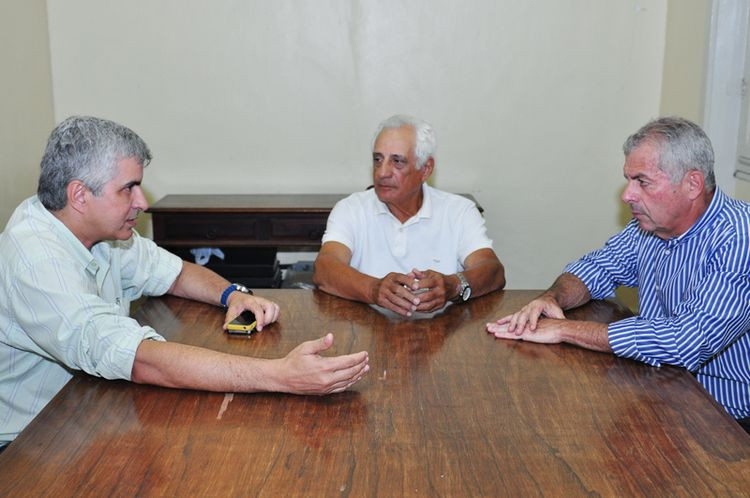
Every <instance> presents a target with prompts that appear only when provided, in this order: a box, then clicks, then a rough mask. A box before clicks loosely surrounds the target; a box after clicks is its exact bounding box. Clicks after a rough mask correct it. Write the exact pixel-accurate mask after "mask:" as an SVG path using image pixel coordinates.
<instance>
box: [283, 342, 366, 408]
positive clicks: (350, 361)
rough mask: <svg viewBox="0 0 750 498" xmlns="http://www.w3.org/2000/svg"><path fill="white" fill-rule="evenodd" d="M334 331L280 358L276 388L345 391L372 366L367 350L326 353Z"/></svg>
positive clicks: (325, 392) (320, 391) (319, 391)
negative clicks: (324, 353)
mask: <svg viewBox="0 0 750 498" xmlns="http://www.w3.org/2000/svg"><path fill="white" fill-rule="evenodd" d="M332 344H333V334H327V335H326V336H325V337H321V338H320V339H316V340H314V341H307V342H303V343H302V344H300V345H299V346H297V347H296V348H294V349H293V350H292V351H290V352H289V354H288V355H286V356H285V357H284V358H282V359H281V360H279V361H280V365H281V367H280V368H279V369H278V383H279V386H278V387H276V388H274V389H273V390H274V391H281V392H288V393H292V394H330V393H337V392H341V391H344V390H345V389H347V388H349V387H350V386H351V385H352V384H354V383H355V382H357V381H358V380H359V379H361V378H362V376H363V375H364V374H365V373H367V371H368V370H370V365H369V364H368V361H369V358H368V356H367V352H365V351H361V352H359V353H353V354H348V355H345V356H333V357H324V356H320V354H319V353H322V352H323V351H325V350H327V349H328V348H330V347H331V345H332Z"/></svg>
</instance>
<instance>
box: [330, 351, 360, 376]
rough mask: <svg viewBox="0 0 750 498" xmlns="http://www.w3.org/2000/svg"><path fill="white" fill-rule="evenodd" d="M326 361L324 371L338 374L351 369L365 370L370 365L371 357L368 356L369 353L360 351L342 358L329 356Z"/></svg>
mask: <svg viewBox="0 0 750 498" xmlns="http://www.w3.org/2000/svg"><path fill="white" fill-rule="evenodd" d="M324 361H325V363H324V364H323V369H324V370H327V371H329V372H333V373H337V372H339V371H346V370H347V369H350V368H364V367H365V366H367V365H368V364H369V362H370V356H369V355H368V354H367V351H360V352H358V353H350V354H345V355H341V356H329V357H326V358H324Z"/></svg>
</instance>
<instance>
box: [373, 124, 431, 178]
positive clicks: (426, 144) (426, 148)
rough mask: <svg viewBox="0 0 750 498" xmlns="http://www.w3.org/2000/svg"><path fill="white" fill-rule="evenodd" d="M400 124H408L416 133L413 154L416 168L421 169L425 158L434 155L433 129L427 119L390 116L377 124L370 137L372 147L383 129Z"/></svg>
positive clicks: (390, 128) (396, 126) (399, 125)
mask: <svg viewBox="0 0 750 498" xmlns="http://www.w3.org/2000/svg"><path fill="white" fill-rule="evenodd" d="M402 126H408V127H410V128H412V129H413V130H414V134H415V135H416V144H415V146H414V155H416V156H417V169H422V166H424V163H425V162H427V159H429V158H431V157H432V158H434V157H435V149H436V148H437V145H436V142H435V130H433V129H432V126H431V125H430V123H428V122H427V121H424V120H421V119H418V118H414V117H412V116H406V115H403V114H397V115H395V116H391V117H390V118H388V119H386V120H385V121H383V122H382V123H380V124H379V125H378V129H377V131H375V136H374V137H373V139H372V145H373V147H374V146H375V141H376V140H377V139H378V136H380V133H381V132H382V131H383V130H392V129H395V128H401V127H402Z"/></svg>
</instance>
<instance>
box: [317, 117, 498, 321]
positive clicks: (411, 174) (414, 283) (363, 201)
mask: <svg viewBox="0 0 750 498" xmlns="http://www.w3.org/2000/svg"><path fill="white" fill-rule="evenodd" d="M434 154H435V133H434V131H433V129H432V127H431V126H430V125H429V124H428V123H426V122H424V121H422V120H419V119H416V118H412V117H409V116H392V117H390V118H388V119H387V120H385V121H384V122H383V123H381V124H380V126H379V127H378V131H377V132H376V134H375V140H374V142H373V148H372V163H373V186H374V188H373V189H370V190H366V191H364V192H357V193H354V194H352V195H350V196H349V197H347V198H346V199H343V200H341V201H340V202H338V203H337V204H336V206H335V207H334V208H333V211H331V215H330V217H329V218H328V226H327V228H326V232H325V234H324V235H323V245H322V247H321V249H320V253H319V254H318V258H317V259H316V261H315V275H314V277H313V279H314V281H315V283H316V284H317V285H318V287H319V288H320V289H321V290H323V291H325V292H328V293H330V294H334V295H337V296H340V297H344V298H347V299H353V300H356V301H362V302H365V303H369V304H376V305H379V306H382V307H384V308H387V309H390V310H392V311H395V312H397V313H399V314H401V315H405V316H411V315H412V313H414V312H415V311H416V312H432V311H436V310H439V309H441V308H442V307H443V306H445V305H446V303H447V302H448V301H450V300H456V301H466V300H468V299H469V298H470V297H475V296H481V295H483V294H486V293H488V292H491V291H493V290H496V289H500V288H502V287H503V286H504V285H505V272H504V269H503V265H502V264H501V263H500V260H499V259H498V258H497V256H496V255H495V252H494V251H493V250H492V241H491V240H490V239H489V238H488V237H487V231H486V228H485V225H484V219H483V218H482V216H481V214H480V213H479V210H478V209H477V207H476V205H475V204H474V203H473V202H471V201H470V200H468V199H466V198H464V197H462V196H459V195H455V194H450V193H448V192H442V191H440V190H437V189H434V188H432V187H430V186H429V185H427V184H426V183H425V182H426V181H427V179H428V178H429V177H430V175H431V174H432V171H433V169H434V167H435V158H434Z"/></svg>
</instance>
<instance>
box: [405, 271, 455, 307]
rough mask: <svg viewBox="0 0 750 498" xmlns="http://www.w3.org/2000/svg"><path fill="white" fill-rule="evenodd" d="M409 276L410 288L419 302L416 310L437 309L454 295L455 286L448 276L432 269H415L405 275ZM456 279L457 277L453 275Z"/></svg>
mask: <svg viewBox="0 0 750 498" xmlns="http://www.w3.org/2000/svg"><path fill="white" fill-rule="evenodd" d="M407 276H408V277H409V278H411V280H412V281H411V284H410V288H411V290H412V292H414V293H415V294H417V299H418V300H419V303H418V304H417V308H416V310H417V311H424V312H427V313H429V312H432V311H435V310H439V309H440V308H442V307H443V306H445V303H446V302H448V301H449V300H450V298H451V297H452V296H453V295H455V291H456V286H455V285H454V284H452V283H451V281H450V276H448V275H444V274H442V273H440V272H437V271H434V270H424V271H423V270H417V269H416V268H415V269H413V270H412V271H410V272H409V274H408V275H407ZM454 279H455V280H456V281H457V280H458V278H457V277H454Z"/></svg>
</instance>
